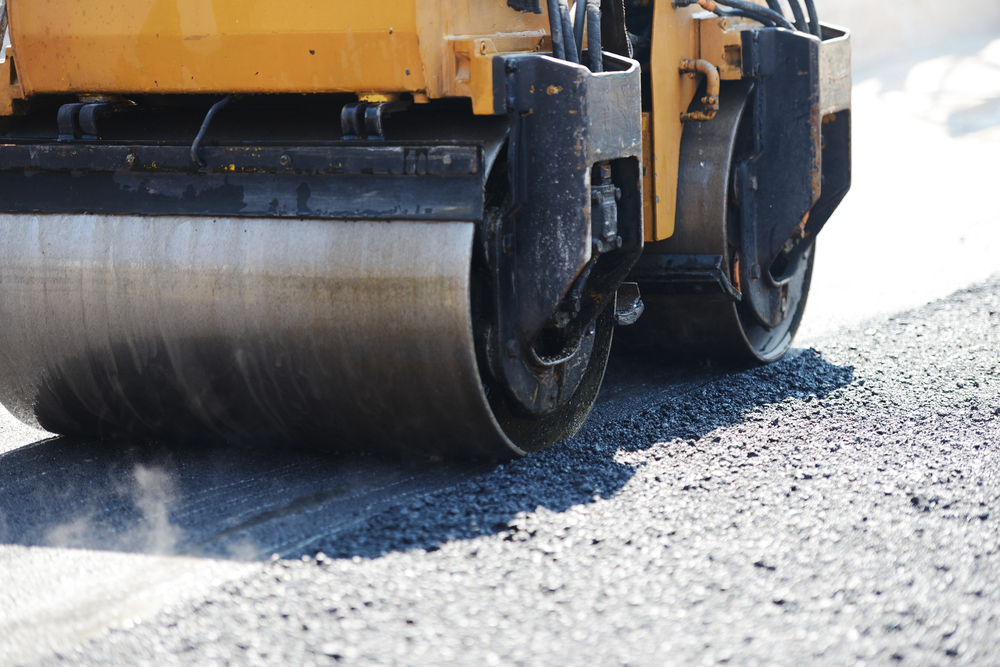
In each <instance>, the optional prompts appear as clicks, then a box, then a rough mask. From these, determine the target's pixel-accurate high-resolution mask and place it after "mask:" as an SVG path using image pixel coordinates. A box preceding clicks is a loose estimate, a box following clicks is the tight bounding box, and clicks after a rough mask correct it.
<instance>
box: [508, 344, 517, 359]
mask: <svg viewBox="0 0 1000 667" xmlns="http://www.w3.org/2000/svg"><path fill="white" fill-rule="evenodd" d="M507 358H508V359H516V358H517V341H516V340H509V341H507Z"/></svg>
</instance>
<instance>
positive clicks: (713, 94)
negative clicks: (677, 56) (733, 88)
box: [680, 58, 720, 123]
mask: <svg viewBox="0 0 1000 667" xmlns="http://www.w3.org/2000/svg"><path fill="white" fill-rule="evenodd" d="M680 71H681V72H684V73H690V74H694V73H701V74H704V75H705V79H706V86H705V97H703V98H701V103H702V104H704V105H705V110H704V111H689V112H682V113H681V122H683V123H687V122H690V121H699V122H707V121H710V120H712V119H713V118H715V114H717V113H718V112H719V78H720V77H719V68H718V67H716V66H715V65H713V64H712V63H710V62H708V61H707V60H692V59H688V58H685V59H684V60H681V64H680Z"/></svg>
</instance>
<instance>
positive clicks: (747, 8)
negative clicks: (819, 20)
mask: <svg viewBox="0 0 1000 667" xmlns="http://www.w3.org/2000/svg"><path fill="white" fill-rule="evenodd" d="M676 3H677V6H678V7H687V6H689V5H700V6H702V7H704V8H705V9H707V10H708V11H710V12H715V13H716V14H718V13H719V12H718V6H717V5H723V6H725V7H732V8H733V9H737V10H740V11H743V12H746V13H747V14H750V15H751V16H752V17H753V18H754V19H756V20H760V17H764V18H767V19H769V20H770V21H771V22H772V23H774V25H777V26H780V27H782V28H788V29H789V30H795V28H794V27H793V26H792V24H791V23H789V22H788V19H786V18H785V17H784V16H783V15H781V14H780V13H778V12H776V11H774V10H773V9H770V8H768V7H762V6H761V5H758V4H755V3H753V2H748V1H747V0H676Z"/></svg>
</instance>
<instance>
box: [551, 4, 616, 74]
mask: <svg viewBox="0 0 1000 667" xmlns="http://www.w3.org/2000/svg"><path fill="white" fill-rule="evenodd" d="M546 9H547V10H548V14H549V34H550V35H551V37H552V56H553V57H554V58H558V59H559V60H567V61H569V62H571V63H577V64H581V62H580V61H581V58H582V56H583V26H584V22H585V21H584V19H585V18H586V24H587V53H588V56H589V63H586V64H588V65H589V67H590V69H591V71H593V72H602V71H604V63H603V60H602V59H601V3H600V0H576V3H575V5H574V7H573V9H574V12H575V16H574V18H573V20H572V21H571V20H570V10H569V3H568V1H567V0H546Z"/></svg>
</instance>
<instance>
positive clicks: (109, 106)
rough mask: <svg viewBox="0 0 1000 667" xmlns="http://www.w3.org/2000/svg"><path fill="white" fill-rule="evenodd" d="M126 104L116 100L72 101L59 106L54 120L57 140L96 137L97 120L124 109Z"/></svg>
mask: <svg viewBox="0 0 1000 667" xmlns="http://www.w3.org/2000/svg"><path fill="white" fill-rule="evenodd" d="M127 106H128V105H127V104H121V103H118V102H103V101H102V102H72V103H70V104H64V105H62V106H61V107H59V111H58V113H57V114H56V121H57V124H58V126H59V141H73V140H74V139H87V140H94V139H97V121H98V119H100V118H106V117H108V116H110V115H111V114H113V113H116V112H118V111H121V110H122V109H125V108H126V107H127Z"/></svg>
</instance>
